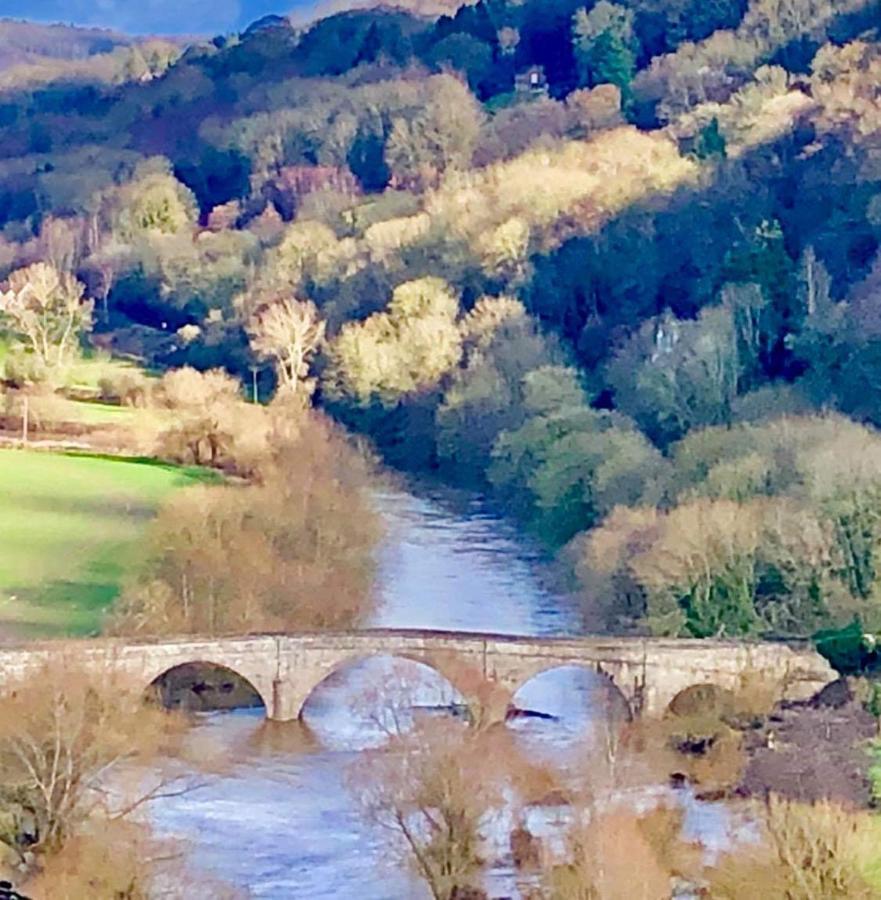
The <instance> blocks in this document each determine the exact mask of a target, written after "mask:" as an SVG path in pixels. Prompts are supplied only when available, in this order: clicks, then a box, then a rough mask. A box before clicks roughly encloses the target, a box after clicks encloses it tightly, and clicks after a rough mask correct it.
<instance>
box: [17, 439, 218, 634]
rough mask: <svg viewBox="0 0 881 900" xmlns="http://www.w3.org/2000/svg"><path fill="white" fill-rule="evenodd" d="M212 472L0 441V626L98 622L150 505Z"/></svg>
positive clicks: (95, 625)
mask: <svg viewBox="0 0 881 900" xmlns="http://www.w3.org/2000/svg"><path fill="white" fill-rule="evenodd" d="M211 477H213V476H212V475H211V474H209V473H206V472H204V471H203V470H199V469H185V468H177V467H174V466H168V465H163V464H160V463H156V462H153V461H138V460H121V459H112V458H108V457H99V456H86V455H67V454H55V453H33V452H27V451H21V450H0V636H49V635H67V634H75V635H85V634H91V633H94V632H96V631H98V630H99V628H100V623H101V617H102V614H103V613H104V611H105V610H106V609H107V607H108V606H109V605H110V604H111V603H112V602H113V600H114V599H115V598H116V596H117V595H118V593H119V590H120V586H121V584H122V582H123V581H124V579H125V577H126V575H127V573H128V572H129V571H130V570H131V567H132V566H133V565H134V564H135V563H136V561H137V558H138V552H137V551H138V546H137V545H138V540H139V538H140V537H141V536H142V535H143V533H144V529H145V526H146V525H147V523H148V521H149V520H150V518H151V517H152V516H153V515H154V514H155V512H156V510H157V509H158V507H159V505H160V504H161V503H162V501H163V500H164V499H165V498H166V497H167V496H168V495H169V494H170V493H171V492H172V491H174V490H177V489H179V488H181V487H184V486H186V485H188V484H192V483H194V482H196V481H200V480H205V479H207V478H211Z"/></svg>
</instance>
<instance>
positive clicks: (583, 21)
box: [573, 0, 636, 98]
mask: <svg viewBox="0 0 881 900" xmlns="http://www.w3.org/2000/svg"><path fill="white" fill-rule="evenodd" d="M573 31H574V35H575V38H574V40H575V50H576V54H577V57H578V62H579V66H580V68H581V72H582V76H581V77H582V83H583V84H586V85H588V86H590V87H593V86H594V85H597V84H614V85H616V86H617V87H619V88H620V89H621V93H622V96H624V97H625V98H626V97H627V96H628V95H629V91H630V83H631V82H632V81H633V76H634V74H635V73H636V57H635V54H634V52H633V44H634V34H633V12H632V10H629V9H627V8H626V7H624V6H619V5H618V4H616V3H609V2H608V0H600V2H599V3H597V4H596V6H594V7H593V8H592V9H591V10H590V12H587V11H586V10H584V9H580V10H578V12H577V13H576V14H575V23H574V27H573Z"/></svg>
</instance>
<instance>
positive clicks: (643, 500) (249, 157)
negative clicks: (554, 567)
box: [0, 0, 881, 636]
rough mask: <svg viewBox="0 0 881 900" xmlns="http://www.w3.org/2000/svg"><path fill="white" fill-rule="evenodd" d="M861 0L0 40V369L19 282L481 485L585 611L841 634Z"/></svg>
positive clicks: (857, 220)
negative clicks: (553, 560)
mask: <svg viewBox="0 0 881 900" xmlns="http://www.w3.org/2000/svg"><path fill="white" fill-rule="evenodd" d="M879 23H881V3H879V2H877V0H750V2H747V0H742V2H740V0H712V2H707V0H620V2H617V3H612V2H608V0H599V2H597V3H591V2H590V0H587V2H585V0H541V2H539V0H519V2H514V0H510V2H505V0H480V2H478V3H476V4H472V5H465V6H462V7H461V8H460V9H459V10H458V11H457V12H455V13H454V14H450V15H443V16H441V17H439V18H438V17H437V16H432V15H429V14H427V12H426V10H424V9H419V8H416V9H415V10H407V9H404V8H387V9H385V8H380V9H367V10H364V9H361V10H355V11H349V12H342V13H339V14H335V15H331V16H329V17H328V18H325V19H322V20H320V21H318V22H315V23H313V24H311V25H308V26H305V27H300V28H295V27H293V26H292V25H291V24H290V23H289V22H288V21H287V20H284V19H278V18H275V17H270V18H268V19H265V20H262V21H261V22H258V23H255V25H254V26H252V27H251V28H250V29H249V30H248V31H246V32H244V33H243V34H240V35H230V36H223V37H218V38H216V39H215V40H213V41H212V42H210V43H205V44H196V45H192V46H189V47H187V48H186V49H184V48H183V47H181V46H178V45H175V44H172V43H168V42H161V41H148V42H142V43H139V44H127V43H120V44H118V45H116V44H115V43H114V41H113V39H112V38H111V37H108V38H107V45H106V46H96V45H95V44H94V43H92V44H89V42H88V40H87V39H86V38H85V37H84V38H83V41H84V42H85V43H84V45H83V46H86V45H88V49H87V50H84V51H82V53H80V52H76V53H75V52H73V51H65V52H64V53H61V52H60V51H59V52H57V53H56V54H55V58H54V59H53V60H52V61H51V63H48V62H45V60H44V61H43V62H42V63H38V64H34V63H32V62H30V61H29V60H27V59H25V60H24V61H12V62H11V63H10V64H8V65H6V67H5V68H4V69H3V71H2V72H0V89H2V93H0V134H2V140H0V228H2V231H0V277H2V278H7V279H8V281H7V282H5V286H4V289H5V291H6V294H5V295H4V296H5V297H6V309H5V313H6V316H5V320H4V321H5V325H6V328H7V333H8V338H7V342H8V352H6V354H5V384H6V391H7V394H8V395H10V396H12V395H14V394H15V392H16V391H19V390H22V389H24V388H27V387H28V386H29V385H33V384H34V383H39V382H41V381H42V382H46V381H48V382H50V383H51V382H52V378H53V376H52V370H53V368H54V367H55V364H56V362H57V360H53V358H52V357H51V353H49V352H44V351H43V350H41V348H40V341H39V340H38V339H34V334H33V331H34V329H33V328H32V327H30V326H29V324H28V323H29V322H31V324H32V321H31V319H29V318H28V316H29V312H28V309H29V303H31V300H32V298H33V297H35V296H39V297H42V300H41V301H40V302H41V303H42V306H41V309H45V308H46V307H47V306H48V305H51V304H52V303H56V304H60V305H61V306H62V307H64V308H66V309H68V311H69V312H70V315H69V317H68V319H67V320H65V321H67V322H69V323H70V326H69V327H67V326H65V327H63V328H62V329H61V331H60V332H59V334H60V335H61V336H62V338H63V339H64V340H67V339H68V338H69V336H70V334H71V333H73V334H76V333H77V332H82V333H83V335H85V334H86V333H87V332H89V331H91V334H90V335H89V337H88V338H86V337H85V336H84V337H83V340H82V352H85V353H87V354H88V353H94V352H95V348H101V349H103V350H104V351H110V352H113V353H114V354H118V355H123V356H129V357H134V358H137V359H139V360H141V361H142V362H143V363H144V365H145V366H146V367H147V368H149V369H151V370H154V371H162V370H166V369H169V368H175V367H181V366H190V367H193V368H195V369H198V370H214V369H225V370H227V372H228V373H229V374H231V375H233V376H235V377H237V378H238V379H240V381H241V383H242V385H243V388H242V389H243V391H245V390H247V392H248V396H249V397H251V395H252V393H253V394H256V397H257V399H259V400H261V401H268V400H269V398H270V397H271V396H272V395H273V394H274V393H275V392H276V391H279V392H281V393H289V392H292V393H294V394H295V395H297V396H298V397H299V398H300V399H301V401H304V402H308V403H311V404H314V405H315V406H317V407H320V408H322V409H323V410H324V411H325V412H327V413H329V414H331V415H332V416H333V417H335V418H336V419H338V420H339V421H340V422H342V423H343V424H344V425H345V426H347V427H348V428H349V429H350V430H352V431H354V432H357V433H360V434H363V435H365V436H367V437H369V438H370V439H371V441H372V442H373V444H374V445H375V446H376V447H377V449H378V450H379V452H380V453H381V454H382V456H383V457H384V458H385V459H386V460H387V461H388V462H389V463H390V464H392V465H394V466H397V467H400V468H403V469H406V470H411V471H417V472H426V471H430V472H433V473H436V474H438V475H440V476H442V477H444V478H446V479H448V480H450V481H452V482H455V483H464V484H468V485H471V486H476V487H478V488H480V489H483V490H486V491H489V492H491V494H492V496H493V497H494V498H495V499H496V501H497V502H498V504H499V505H500V506H501V507H502V508H504V509H505V510H506V511H508V512H510V513H511V514H514V515H516V516H518V517H519V518H520V519H521V520H522V521H523V522H524V524H525V525H526V526H527V527H529V528H532V529H533V530H535V531H536V532H537V533H538V534H539V535H540V536H541V537H542V539H543V540H544V541H545V542H546V543H547V544H548V545H549V546H550V547H551V548H553V549H554V550H559V551H560V552H561V554H562V556H563V558H564V559H566V560H567V561H568V562H569V563H570V564H571V565H572V568H573V570H574V571H575V572H576V573H577V575H578V578H579V579H580V582H581V583H582V585H583V590H584V595H585V598H586V600H585V612H586V617H587V619H588V621H589V623H590V624H591V625H592V626H594V627H607V628H615V629H622V628H634V627H636V628H647V629H650V630H652V631H654V632H656V633H661V634H682V635H698V636H709V635H720V634H721V635H741V634H787V635H804V634H807V633H813V632H815V631H817V630H819V629H823V628H827V627H831V626H834V625H836V624H839V623H842V622H846V621H849V620H850V619H851V618H852V617H853V616H854V615H859V616H861V617H862V619H863V620H864V621H867V622H870V623H871V622H876V621H877V620H878V618H879V615H878V614H879V612H881V606H879V600H881V597H879V593H878V592H879V589H881V584H879V575H881V571H879V567H881V556H879V553H881V549H879V541H881V501H879V497H881V436H879V435H878V433H877V432H876V431H875V428H876V427H877V426H881V391H879V389H878V388H879V387H881V253H879V247H881V98H879V94H878V84H879V80H881V34H879V28H881V26H879ZM4 27H12V26H11V25H6V26H4ZM34 40H35V42H37V39H36V38H35V39H34ZM43 40H44V41H49V37H48V36H47V35H44V36H43ZM37 43H38V42H37ZM34 52H35V53H39V54H42V55H43V56H44V57H45V56H48V55H50V54H49V53H48V52H47V50H46V47H38V48H37V50H35V51H34ZM34 285H36V287H34ZM28 298H31V300H29V299H28ZM59 298H62V299H61V300H59ZM31 307H32V303H31ZM86 307H87V309H86ZM16 309H18V312H17V313H16ZM31 312H33V309H32V308H31ZM38 318H39V317H38ZM43 337H45V335H44V336H43ZM59 339H61V338H59ZM56 343H57V342H56ZM129 377H130V376H129ZM55 386H56V385H54V384H53V387H55ZM140 390H141V388H140V387H139V386H137V385H134V386H133V385H131V384H120V385H116V386H114V385H108V386H107V392H109V393H111V394H115V395H116V396H117V398H118V399H119V400H120V401H121V402H132V403H136V402H138V396H139V394H138V392H139V391H140ZM209 444H210V442H209ZM186 446H187V442H186V441H184V447H185V448H186ZM199 447H200V444H199V441H196V445H195V449H194V450H193V452H192V454H191V456H192V461H196V462H201V461H203V460H201V459H198V458H196V457H198V456H199V454H200V452H201V451H200V449H199ZM191 449H192V446H191ZM216 450H217V447H216V446H214V445H213V444H211V454H210V455H211V457H212V460H211V461H214V459H213V457H214V455H215V451H216Z"/></svg>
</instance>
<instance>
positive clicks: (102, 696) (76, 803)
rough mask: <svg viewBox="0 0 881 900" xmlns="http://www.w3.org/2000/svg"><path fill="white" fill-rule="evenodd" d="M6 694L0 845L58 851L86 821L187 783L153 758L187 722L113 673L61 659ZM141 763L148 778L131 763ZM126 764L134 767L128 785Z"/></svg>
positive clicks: (121, 813)
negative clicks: (89, 670)
mask: <svg viewBox="0 0 881 900" xmlns="http://www.w3.org/2000/svg"><path fill="white" fill-rule="evenodd" d="M4 692H5V694H4V696H3V698H2V699H0V842H2V843H3V844H5V845H6V846H7V847H9V848H10V849H11V850H12V851H13V852H15V853H17V854H18V855H19V856H20V857H21V859H22V860H23V861H25V860H27V859H28V858H30V857H31V856H32V855H36V856H47V855H52V854H53V853H57V852H59V851H60V850H61V849H62V848H63V847H64V845H65V843H66V842H67V841H68V840H70V839H71V838H72V837H73V836H75V835H76V834H77V833H79V832H80V830H81V829H82V828H83V827H84V826H85V824H86V823H87V822H89V821H94V820H97V819H100V820H104V821H108V822H114V821H120V820H122V819H126V818H127V817H128V816H130V815H131V814H132V813H133V812H134V811H135V810H136V809H138V808H140V807H141V806H142V805H143V804H144V803H146V802H147V801H148V800H151V799H155V798H157V797H159V796H166V795H168V794H169V793H173V794H178V793H180V792H181V791H183V790H186V789H187V786H186V785H185V783H184V782H183V781H178V777H179V774H178V773H176V772H174V771H172V770H170V769H169V770H167V769H165V768H164V767H163V766H162V765H161V764H160V763H159V762H158V760H159V759H160V757H162V756H164V755H165V754H169V753H171V752H173V751H174V750H175V749H176V748H177V747H178V745H179V738H180V737H181V736H182V733H183V732H182V728H183V720H182V719H178V718H177V717H176V716H173V715H171V714H169V713H166V712H165V711H164V710H161V709H159V708H150V707H146V706H145V705H144V697H143V693H142V691H141V690H139V689H133V686H132V685H131V684H129V683H127V682H126V681H124V680H122V679H121V678H119V677H116V676H115V675H114V673H113V672H112V671H111V670H108V671H107V672H106V673H103V674H102V676H101V677H100V678H96V677H90V676H87V675H85V674H84V673H80V672H77V671H76V670H71V668H70V667H69V666H65V665H64V661H63V660H61V661H59V662H58V663H56V664H53V665H49V666H48V667H47V668H45V669H44V670H43V671H41V672H37V673H33V674H32V675H31V676H30V677H29V678H28V680H27V681H22V682H20V683H17V684H15V683H13V684H8V683H7V684H4ZM146 762H150V763H151V772H152V773H153V774H151V775H150V776H149V777H145V774H146V773H145V770H144V769H143V768H142V767H137V769H136V770H134V769H131V768H130V767H132V766H137V764H138V763H146ZM126 770H129V771H137V775H136V777H133V778H132V779H130V781H131V783H127V782H126V783H124V782H123V780H122V776H123V773H124V772H125V771H126ZM154 776H155V777H154Z"/></svg>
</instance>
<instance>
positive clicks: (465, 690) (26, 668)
mask: <svg viewBox="0 0 881 900" xmlns="http://www.w3.org/2000/svg"><path fill="white" fill-rule="evenodd" d="M377 656H388V657H393V658H398V659H406V660H412V661H414V662H417V663H422V664H424V665H427V666H429V667H431V668H432V669H434V670H435V671H436V672H438V673H439V674H440V675H441V676H443V677H444V678H446V679H447V681H449V682H450V684H451V685H452V686H453V687H454V688H456V689H457V690H458V691H459V692H460V693H461V694H462V695H463V696H464V697H465V698H466V699H468V697H469V694H470V693H473V692H474V690H475V678H474V676H475V674H477V675H479V676H480V678H478V679H477V683H480V681H481V679H483V680H484V681H488V682H492V683H495V684H497V685H499V686H500V687H501V688H503V689H504V691H505V692H507V694H508V696H513V694H514V693H515V692H516V691H517V690H518V689H519V688H520V687H522V686H523V685H524V684H525V683H526V682H527V681H529V679H531V678H533V677H534V676H536V675H538V674H540V673H542V672H545V671H548V670H550V669H554V668H559V667H561V666H572V665H575V666H582V667H585V668H588V669H590V670H592V671H595V672H598V673H600V674H602V675H604V676H606V677H607V678H608V679H609V680H610V681H611V682H612V683H613V684H614V685H615V686H616V687H617V688H618V690H619V691H620V692H621V694H622V695H623V696H624V698H625V699H626V701H627V702H628V704H629V706H630V708H631V710H632V711H634V712H637V713H638V712H648V713H660V712H663V711H664V710H665V709H666V707H667V706H668V704H669V703H670V702H671V700H672V699H673V698H674V697H675V696H676V695H677V694H678V693H680V692H681V691H683V690H685V689H686V688H689V687H692V686H695V685H699V684H714V685H716V686H718V687H721V688H726V689H729V690H736V689H737V688H738V687H739V686H740V685H741V684H742V683H743V678H744V676H746V675H750V676H751V677H753V678H756V677H757V678H760V679H761V680H762V682H763V683H764V684H768V685H770V686H771V687H772V688H773V689H774V691H776V692H777V694H778V696H779V698H780V699H791V700H800V699H806V698H807V697H809V696H811V695H812V694H813V693H814V692H816V691H817V690H819V689H820V688H822V687H823V686H824V685H826V684H828V683H829V682H830V681H832V680H834V678H835V677H836V675H835V672H834V671H833V670H832V669H831V668H830V666H829V665H828V663H827V662H826V661H825V660H824V659H823V658H822V657H820V656H819V654H817V653H816V651H814V650H813V649H812V648H810V647H808V646H807V645H796V644H783V643H750V642H741V641H711V640H678V639H662V638H620V637H578V638H536V637H512V636H507V635H492V634H469V633H460V632H455V633H454V632H437V631H410V630H371V631H352V632H344V633H336V632H334V633H310V634H297V635H256V636H247V637H223V638H181V639H169V640H149V641H146V640H145V641H130V640H120V639H99V640H81V641H52V642H39V643H29V644H18V645H9V644H5V645H0V692H2V690H3V686H4V685H12V684H15V683H20V681H21V680H22V679H27V678H29V677H39V673H40V671H41V670H43V669H45V667H46V666H47V665H52V664H61V665H64V666H70V667H71V669H75V668H76V669H82V670H86V671H89V670H94V671H95V672H96V673H98V674H101V675H106V674H107V673H109V672H112V673H113V674H114V675H115V676H120V677H124V678H125V679H127V680H129V681H134V682H135V683H137V684H140V685H142V686H143V688H144V689H146V688H147V687H148V686H149V685H151V684H152V683H153V682H154V681H156V679H158V678H160V677H161V676H162V675H164V674H166V673H167V672H169V671H172V670H173V669H175V668H177V667H179V666H182V665H187V664H194V663H201V664H207V665H212V666H220V667H223V668H225V669H229V670H231V671H232V672H234V673H236V674H237V675H239V676H241V677H242V678H244V679H245V680H247V681H248V682H250V684H251V685H252V686H253V687H254V689H255V690H256V691H257V693H258V694H259V695H260V697H261V699H262V700H263V703H264V705H265V707H266V713H267V716H268V717H269V718H270V719H273V720H276V721H290V720H293V719H297V718H299V716H300V714H301V712H302V710H303V707H304V705H305V703H306V700H307V699H308V698H309V695H310V694H311V693H312V692H313V691H314V690H315V689H316V687H317V686H318V685H319V684H321V682H323V681H324V680H325V679H326V678H327V677H328V676H330V675H331V674H333V673H334V672H336V671H338V670H340V669H342V668H344V667H346V666H348V665H351V664H353V663H356V662H360V661H362V660H364V659H368V658H370V657H377Z"/></svg>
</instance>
